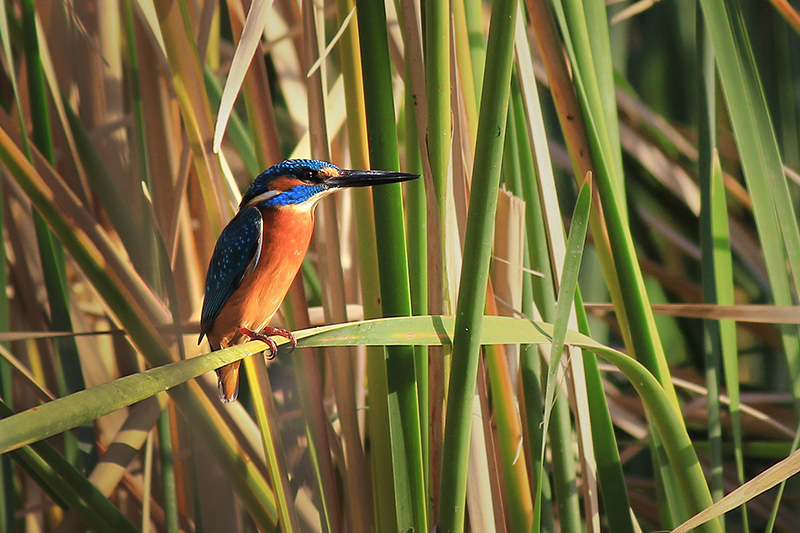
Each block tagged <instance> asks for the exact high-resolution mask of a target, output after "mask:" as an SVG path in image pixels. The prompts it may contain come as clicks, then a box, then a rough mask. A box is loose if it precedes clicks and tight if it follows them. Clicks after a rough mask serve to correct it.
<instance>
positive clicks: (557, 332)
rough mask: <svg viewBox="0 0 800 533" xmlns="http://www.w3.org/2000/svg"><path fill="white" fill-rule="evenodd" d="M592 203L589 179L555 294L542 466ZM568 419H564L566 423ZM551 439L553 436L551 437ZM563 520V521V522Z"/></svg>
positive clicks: (537, 519)
mask: <svg viewBox="0 0 800 533" xmlns="http://www.w3.org/2000/svg"><path fill="white" fill-rule="evenodd" d="M591 202H592V181H591V177H587V179H586V180H585V181H584V184H583V186H582V187H581V192H580V194H579V195H578V201H577V202H576V204H575V212H574V213H573V217H572V227H571V228H570V232H569V237H568V238H567V245H566V253H567V256H566V258H565V259H564V272H563V273H562V275H561V287H560V288H559V291H558V299H557V300H556V309H555V322H554V323H553V324H554V325H553V343H552V346H551V348H550V363H549V368H548V371H547V379H546V388H545V396H544V416H543V424H544V425H543V427H542V443H541V447H540V450H541V456H540V458H539V464H540V465H542V466H540V468H542V467H543V465H544V454H545V449H546V445H547V442H546V435H548V428H549V427H550V416H551V414H552V412H553V409H554V407H555V394H556V388H557V387H558V386H559V381H560V379H561V377H560V375H563V374H560V372H559V370H561V368H562V366H561V353H562V351H563V350H564V338H565V337H566V334H567V326H568V323H569V317H570V311H571V308H572V305H573V303H574V300H575V291H576V289H577V287H578V274H579V273H580V267H581V258H582V257H583V246H584V243H585V241H586V230H587V228H588V224H589V212H590V208H591V205H592V204H591ZM559 408H560V409H562V410H563V409H565V408H566V405H562V406H560V407H559ZM564 414H565V413H564V412H562V413H561V416H560V417H559V420H560V421H562V422H561V423H560V424H559V427H557V428H555V429H560V430H561V431H556V432H555V434H556V435H561V434H562V433H564V432H565V431H566V432H567V433H568V432H569V430H568V429H566V428H563V427H562V426H563V420H564ZM568 420H569V417H568V416H567V421H568ZM550 434H551V435H552V434H553V433H550ZM558 440H559V441H560V442H558V444H561V445H562V446H566V442H569V441H570V438H569V436H568V435H567V434H564V435H563V438H561V439H558ZM556 444H557V443H556V442H554V443H553V446H554V447H555V446H556ZM543 477H544V471H543V470H540V471H539V473H538V475H537V476H536V479H537V480H538V482H537V486H536V495H535V500H534V509H536V510H537V511H536V517H535V522H534V528H538V527H539V524H540V521H541V518H540V516H539V513H540V512H541V507H542V506H541V496H542V484H541V479H542V478H543ZM559 492H562V493H563V491H559V485H557V486H556V494H557V495H559ZM566 516H574V514H570V513H567V514H566ZM566 516H564V517H563V518H566ZM574 525H575V524H574V523H569V524H565V523H564V521H563V520H562V527H565V526H566V527H574Z"/></svg>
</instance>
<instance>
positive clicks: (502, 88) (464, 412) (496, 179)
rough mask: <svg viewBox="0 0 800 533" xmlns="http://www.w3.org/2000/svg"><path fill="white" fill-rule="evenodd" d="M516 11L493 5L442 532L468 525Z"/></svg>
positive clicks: (456, 345) (507, 2)
mask: <svg viewBox="0 0 800 533" xmlns="http://www.w3.org/2000/svg"><path fill="white" fill-rule="evenodd" d="M516 15H517V2H516V0H501V1H497V2H495V3H494V4H493V6H492V21H491V26H490V29H489V44H488V47H487V54H486V55H487V61H486V76H485V78H484V84H483V91H482V94H483V97H482V99H481V106H480V118H479V122H478V138H477V142H476V145H475V162H474V166H473V178H472V191H471V195H470V205H469V215H468V218H467V229H466V237H465V245H464V257H465V258H468V260H467V261H465V262H464V265H463V268H462V271H461V281H460V290H459V295H458V305H457V311H456V322H457V326H456V332H455V338H454V341H453V356H452V366H451V372H450V387H449V397H448V402H447V410H446V416H445V436H444V447H443V453H442V456H443V457H447V458H448V463H449V465H450V466H448V467H447V468H444V467H443V468H442V476H441V485H440V491H439V492H440V494H439V496H440V498H441V499H440V503H439V526H440V528H441V530H442V531H445V532H450V531H461V530H463V529H464V502H465V497H466V489H467V468H466V466H467V456H468V453H469V435H470V427H471V425H472V396H473V394H474V391H475V379H476V376H477V372H478V357H479V356H480V342H479V339H480V335H481V326H482V319H483V310H484V306H485V304H486V287H487V282H488V278H489V259H490V255H491V242H492V238H493V235H494V216H495V210H496V207H497V189H498V186H499V184H500V168H501V165H502V158H503V142H504V139H505V127H506V121H507V118H508V97H509V92H510V83H511V66H512V63H513V44H514V28H515V24H516Z"/></svg>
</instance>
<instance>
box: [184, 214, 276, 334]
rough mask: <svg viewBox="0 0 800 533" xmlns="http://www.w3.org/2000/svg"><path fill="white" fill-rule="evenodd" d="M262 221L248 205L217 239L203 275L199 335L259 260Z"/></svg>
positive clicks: (211, 322) (212, 321)
mask: <svg viewBox="0 0 800 533" xmlns="http://www.w3.org/2000/svg"><path fill="white" fill-rule="evenodd" d="M263 226H264V221H263V219H262V218H261V211H259V210H258V208H257V207H254V206H251V207H248V208H247V209H245V210H243V211H241V212H239V213H238V214H237V215H236V216H235V217H234V218H233V220H231V221H230V222H229V223H228V225H227V226H225V229H224V230H222V234H221V235H220V236H219V239H217V245H216V246H215V247H214V255H212V256H211V262H210V263H209V265H208V274H207V275H206V297H205V300H203V312H202V314H201V316H200V338H199V339H198V341H197V342H198V344H199V343H200V341H202V340H203V336H204V335H205V334H206V333H208V331H209V330H210V329H211V326H212V325H213V324H214V320H216V319H217V317H218V316H219V313H220V311H222V307H223V306H224V305H225V302H227V301H228V298H230V296H231V295H232V294H233V292H234V291H235V290H236V289H237V288H238V287H239V285H240V284H241V283H242V279H244V277H245V276H246V275H247V274H249V273H250V272H251V271H252V269H253V267H254V266H255V265H256V263H258V258H259V256H260V255H261V242H262V231H263Z"/></svg>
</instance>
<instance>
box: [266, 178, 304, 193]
mask: <svg viewBox="0 0 800 533" xmlns="http://www.w3.org/2000/svg"><path fill="white" fill-rule="evenodd" d="M301 183H302V182H301V181H300V180H298V179H297V178H288V177H283V178H276V179H274V180H272V181H271V182H270V187H269V188H270V189H272V190H274V191H280V192H284V191H288V190H289V189H291V188H292V187H294V186H295V185H300V184H301Z"/></svg>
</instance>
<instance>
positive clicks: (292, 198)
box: [260, 185, 326, 207]
mask: <svg viewBox="0 0 800 533" xmlns="http://www.w3.org/2000/svg"><path fill="white" fill-rule="evenodd" d="M325 189H326V187H325V186H324V185H296V186H294V187H292V188H291V189H289V190H288V191H286V192H282V193H281V194H279V195H277V196H273V197H272V198H270V199H268V200H265V201H264V202H262V203H261V204H260V205H263V206H265V207H281V206H284V205H293V204H302V203H303V202H305V201H306V200H308V199H309V198H311V197H313V196H315V195H317V194H319V193H321V192H323V191H324V190H325Z"/></svg>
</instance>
